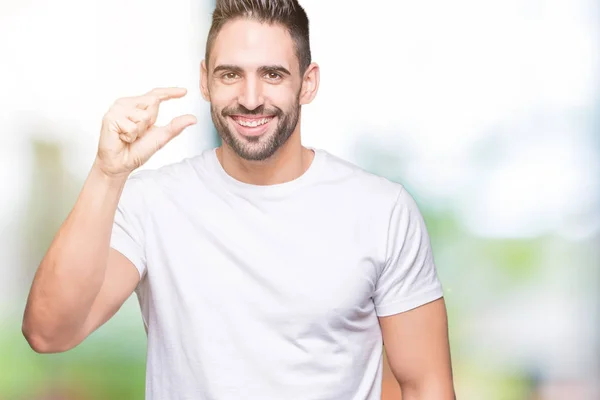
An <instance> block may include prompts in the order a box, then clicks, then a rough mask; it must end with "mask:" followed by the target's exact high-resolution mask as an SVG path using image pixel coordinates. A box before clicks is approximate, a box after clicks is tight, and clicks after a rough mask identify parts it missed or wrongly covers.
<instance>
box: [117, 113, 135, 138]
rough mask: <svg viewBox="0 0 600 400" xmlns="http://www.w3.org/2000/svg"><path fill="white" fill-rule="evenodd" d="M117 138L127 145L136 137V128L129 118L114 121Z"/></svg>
mask: <svg viewBox="0 0 600 400" xmlns="http://www.w3.org/2000/svg"><path fill="white" fill-rule="evenodd" d="M115 124H116V125H117V132H118V133H119V138H120V139H121V140H122V141H124V142H127V143H133V142H134V141H135V140H136V139H137V137H138V127H137V125H136V124H135V122H133V121H131V120H130V119H129V118H120V119H117V120H115Z"/></svg>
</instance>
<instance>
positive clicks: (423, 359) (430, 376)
mask: <svg viewBox="0 0 600 400" xmlns="http://www.w3.org/2000/svg"><path fill="white" fill-rule="evenodd" d="M379 323H380V326H381V331H382V335H383V343H384V346H385V351H386V353H387V359H388V362H389V365H390V369H391V371H392V373H393V375H394V376H395V378H396V380H397V381H398V383H399V384H400V388H401V391H402V399H403V400H454V399H455V393H454V385H453V380H452V367H451V361H450V346H449V342H448V320H447V314H446V307H445V303H444V299H443V298H440V299H438V300H435V301H432V302H430V303H427V304H425V305H422V306H420V307H417V308H414V309H412V310H410V311H406V312H402V313H398V314H395V315H390V316H386V317H380V318H379Z"/></svg>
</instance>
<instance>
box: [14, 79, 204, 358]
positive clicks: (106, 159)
mask: <svg viewBox="0 0 600 400" xmlns="http://www.w3.org/2000/svg"><path fill="white" fill-rule="evenodd" d="M185 94H186V90H185V89H179V88H157V89H154V90H152V91H150V92H149V93H147V94H146V95H144V96H138V97H130V98H123V99H119V100H117V102H115V104H114V105H113V106H112V107H111V108H110V109H109V111H108V112H107V113H106V115H105V116H104V119H103V123H102V129H101V132H100V142H99V145H98V154H97V157H96V161H95V162H94V166H93V167H92V170H91V171H90V174H89V176H88V178H87V180H86V182H85V184H84V187H83V189H82V191H81V193H80V195H79V198H78V199H77V202H76V204H75V207H74V208H73V210H72V211H71V213H70V214H69V216H68V217H67V219H66V221H65V222H64V223H63V225H62V226H61V228H60V229H59V231H58V233H57V235H56V237H55V238H54V240H53V242H52V244H51V245H50V248H49V249H48V252H47V253H46V255H45V256H44V259H43V260H42V262H41V264H40V266H39V268H38V270H37V272H36V275H35V278H34V281H33V284H32V287H31V291H30V293H29V298H28V299H27V306H26V308H25V315H24V317H23V334H24V335H25V338H26V339H27V341H28V342H29V344H30V346H31V347H32V348H33V349H34V350H35V351H37V352H40V353H55V352H61V351H66V350H68V349H71V348H73V347H74V346H76V345H77V344H79V343H80V342H81V341H82V340H83V339H85V338H86V337H87V336H88V335H89V334H90V333H91V332H93V331H94V330H95V329H97V328H98V327H99V326H100V325H102V324H103V323H104V322H106V321H107V320H108V319H109V318H110V317H112V315H114V314H115V313H116V312H117V310H118V309H119V308H120V307H121V305H122V304H123V302H124V301H125V300H126V299H127V298H128V297H129V296H130V295H131V293H132V292H133V290H134V289H135V287H136V285H137V283H138V282H139V280H140V273H141V271H142V268H143V267H142V266H140V270H139V271H140V272H138V269H137V268H136V265H134V264H133V262H131V261H129V260H128V259H127V258H126V257H125V256H124V255H122V254H120V253H119V252H117V251H116V250H112V249H111V248H110V244H111V235H112V231H113V224H115V215H116V213H117V208H118V206H119V203H120V201H121V200H122V199H121V197H122V195H123V194H124V192H127V185H126V182H127V177H128V176H129V174H130V173H131V172H132V171H133V170H134V169H136V168H138V167H140V166H141V165H142V164H143V163H144V162H146V161H147V160H148V159H149V158H150V157H151V156H152V155H153V154H154V153H155V152H156V151H157V150H159V149H160V148H162V147H163V146H164V145H165V144H166V143H167V142H169V141H170V140H171V139H173V138H174V137H175V136H177V135H178V134H179V133H181V131H183V129H185V128H186V127H187V126H189V125H192V124H194V123H196V119H195V117H194V116H193V115H186V116H180V117H176V118H174V119H173V120H172V121H171V123H170V124H168V125H167V126H164V127H157V126H154V123H155V122H156V117H157V114H158V106H159V104H160V103H161V102H162V101H165V100H169V99H174V98H180V97H182V96H184V95H185ZM134 195H136V196H138V197H139V196H141V195H140V194H139V193H138V194H135V193H134ZM125 197H127V196H125ZM126 203H127V202H126ZM126 208H133V209H132V210H130V211H132V212H133V213H136V212H137V213H138V214H140V213H143V210H140V209H138V207H136V205H135V204H134V205H129V206H127V207H126ZM138 247H140V245H139V243H138ZM138 261H139V260H138Z"/></svg>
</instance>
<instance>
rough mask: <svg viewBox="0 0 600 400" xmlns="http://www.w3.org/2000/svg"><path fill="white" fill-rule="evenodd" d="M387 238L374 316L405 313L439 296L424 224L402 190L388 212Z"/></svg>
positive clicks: (440, 291)
mask: <svg viewBox="0 0 600 400" xmlns="http://www.w3.org/2000/svg"><path fill="white" fill-rule="evenodd" d="M387 238H388V239H387V251H386V259H385V264H384V265H383V269H382V270H381V272H380V274H379V277H378V280H377V285H376V288H375V294H374V297H373V301H374V303H375V309H376V313H377V316H380V317H382V316H388V315H393V314H397V313H401V312H404V311H408V310H411V309H413V308H416V307H419V306H420V305H423V304H426V303H429V302H431V301H433V300H436V299H439V298H440V297H442V296H443V290H442V285H441V283H440V281H439V279H438V276H437V271H436V266H435V263H434V259H433V255H432V251H431V244H430V240H429V234H428V232H427V228H426V226H425V221H424V220H423V216H422V215H421V212H420V211H419V208H418V206H417V204H416V202H415V201H414V199H413V198H412V197H411V195H410V194H409V193H408V192H407V191H406V190H405V189H404V188H402V190H401V192H400V194H399V195H398V198H397V200H396V203H395V205H394V208H393V210H392V212H391V215H390V221H389V228H388V235H387Z"/></svg>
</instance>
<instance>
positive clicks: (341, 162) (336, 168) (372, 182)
mask: <svg viewBox="0 0 600 400" xmlns="http://www.w3.org/2000/svg"><path fill="white" fill-rule="evenodd" d="M318 151H319V152H320V155H321V157H322V158H323V172H322V178H323V179H326V180H327V181H328V182H329V183H331V184H332V185H333V186H337V188H338V189H341V190H342V191H343V192H344V193H347V194H352V195H353V197H354V196H355V197H356V198H358V199H365V200H368V201H369V202H371V203H372V202H376V203H378V204H381V205H386V206H387V207H388V208H391V207H393V206H394V204H395V203H396V202H397V201H398V200H399V199H401V198H402V197H404V196H403V195H402V193H403V192H405V191H406V189H405V188H404V185H403V184H402V183H401V182H395V181H392V180H390V179H388V178H386V177H383V176H380V175H377V174H375V173H372V172H369V171H367V170H365V169H364V168H363V167H361V166H359V165H357V164H354V163H352V162H350V161H348V160H345V159H343V158H340V157H338V156H336V155H333V154H331V153H329V152H327V151H325V150H318Z"/></svg>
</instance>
